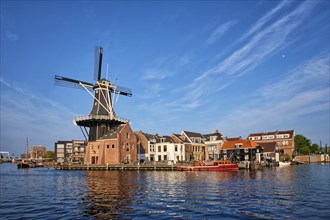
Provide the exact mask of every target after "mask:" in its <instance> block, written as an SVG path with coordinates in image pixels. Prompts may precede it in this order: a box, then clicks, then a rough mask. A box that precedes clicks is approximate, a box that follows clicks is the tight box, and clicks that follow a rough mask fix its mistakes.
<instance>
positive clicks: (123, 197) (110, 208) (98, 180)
mask: <svg viewBox="0 0 330 220" xmlns="http://www.w3.org/2000/svg"><path fill="white" fill-rule="evenodd" d="M137 175H138V173H137V172H123V171H107V172H103V171H88V172H87V173H86V181H87V183H86V185H87V188H88V192H87V196H86V198H85V207H86V209H85V213H86V214H87V215H89V216H93V217H95V218H101V219H110V218H114V217H116V216H118V215H119V213H128V212H131V211H132V209H131V208H129V207H130V205H131V204H132V198H133V197H134V196H135V194H136V192H137V191H138V190H137V187H138V186H137V184H136V180H137Z"/></svg>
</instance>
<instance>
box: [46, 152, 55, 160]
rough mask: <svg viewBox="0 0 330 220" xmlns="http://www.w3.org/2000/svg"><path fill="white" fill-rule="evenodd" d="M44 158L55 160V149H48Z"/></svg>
mask: <svg viewBox="0 0 330 220" xmlns="http://www.w3.org/2000/svg"><path fill="white" fill-rule="evenodd" d="M44 158H47V159H51V160H55V153H54V151H46V153H45V154H44Z"/></svg>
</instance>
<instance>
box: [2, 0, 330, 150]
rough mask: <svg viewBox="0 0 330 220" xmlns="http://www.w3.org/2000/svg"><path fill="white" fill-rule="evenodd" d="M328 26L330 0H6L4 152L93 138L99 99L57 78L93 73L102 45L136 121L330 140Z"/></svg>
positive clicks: (138, 126) (120, 110)
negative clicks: (86, 124) (86, 125)
mask: <svg viewBox="0 0 330 220" xmlns="http://www.w3.org/2000/svg"><path fill="white" fill-rule="evenodd" d="M329 29H330V28H329V1H178V2H174V1H156V2H154V1H128V2H119V1H113V2H108V1H69V2H67V1H29V2H26V1H1V76H0V86H1V118H0V119H1V145H0V149H1V150H2V151H9V152H11V153H15V154H18V153H21V152H24V146H25V142H26V137H29V145H45V146H47V147H48V149H50V150H53V149H54V142H56V141H57V140H72V139H83V135H82V134H81V131H80V129H79V127H76V126H74V125H73V123H72V120H73V118H74V117H75V116H80V115H87V114H88V113H89V112H90V109H91V106H92V98H91V97H90V95H89V94H87V92H85V91H84V90H78V89H72V88H65V87H58V86H54V81H53V79H54V75H63V76H67V77H70V78H74V79H79V80H83V81H87V82H94V81H93V65H94V55H93V53H94V51H93V50H94V46H95V45H100V46H102V47H103V48H104V49H103V55H104V56H103V71H102V74H103V77H105V76H106V65H107V64H108V65H109V71H108V78H109V80H111V81H113V82H114V83H115V84H117V85H121V86H125V87H129V88H131V89H132V90H133V96H132V97H125V96H122V97H119V99H118V102H117V103H116V106H115V111H116V113H117V115H119V116H121V117H125V118H129V119H130V120H131V123H132V124H131V126H132V128H133V130H142V131H144V132H148V133H158V134H163V135H170V134H172V133H179V132H181V131H182V130H188V131H195V132H200V133H209V132H213V131H214V130H219V131H220V132H221V133H222V134H223V135H226V136H229V137H234V136H242V137H243V138H246V137H247V135H248V134H250V133H254V132H264V131H275V130H287V129H294V130H295V132H296V134H303V135H305V136H306V137H308V138H309V139H311V140H312V142H314V143H319V142H320V141H322V144H325V143H327V144H328V145H329V144H330V140H329V38H330V36H329V35H330V34H329Z"/></svg>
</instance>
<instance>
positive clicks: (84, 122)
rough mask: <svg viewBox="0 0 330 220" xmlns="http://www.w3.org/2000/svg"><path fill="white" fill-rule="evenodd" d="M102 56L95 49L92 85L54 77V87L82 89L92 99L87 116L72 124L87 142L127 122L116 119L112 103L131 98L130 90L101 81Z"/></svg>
mask: <svg viewBox="0 0 330 220" xmlns="http://www.w3.org/2000/svg"><path fill="white" fill-rule="evenodd" d="M102 54H103V49H102V47H95V63H94V79H95V80H96V82H95V83H94V84H92V83H88V82H83V81H81V80H75V79H70V78H66V77H62V76H55V84H56V85H62V86H67V87H74V88H83V89H85V90H86V91H87V92H88V93H89V94H90V95H91V96H92V97H93V99H94V101H93V106H92V110H91V112H90V113H89V115H87V116H81V117H75V118H74V124H75V125H78V126H79V127H80V129H81V131H82V133H83V135H84V136H85V138H86V139H87V137H88V141H95V140H97V139H99V138H101V137H102V136H103V135H105V134H106V133H108V132H109V131H111V129H112V128H114V127H116V126H118V125H120V124H123V123H127V122H129V120H128V119H124V118H120V117H117V115H116V113H115V111H114V102H113V101H114V100H115V99H118V96H119V95H124V96H132V90H131V89H128V88H125V87H121V86H117V85H114V84H113V83H112V82H110V81H109V80H107V79H104V78H102V79H101V68H102ZM93 91H94V94H93V93H92V92H93ZM88 128H89V129H88Z"/></svg>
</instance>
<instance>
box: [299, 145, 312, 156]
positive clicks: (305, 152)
mask: <svg viewBox="0 0 330 220" xmlns="http://www.w3.org/2000/svg"><path fill="white" fill-rule="evenodd" d="M310 152H311V150H310V149H309V146H305V147H303V148H301V149H300V153H301V154H304V155H306V154H310Z"/></svg>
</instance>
